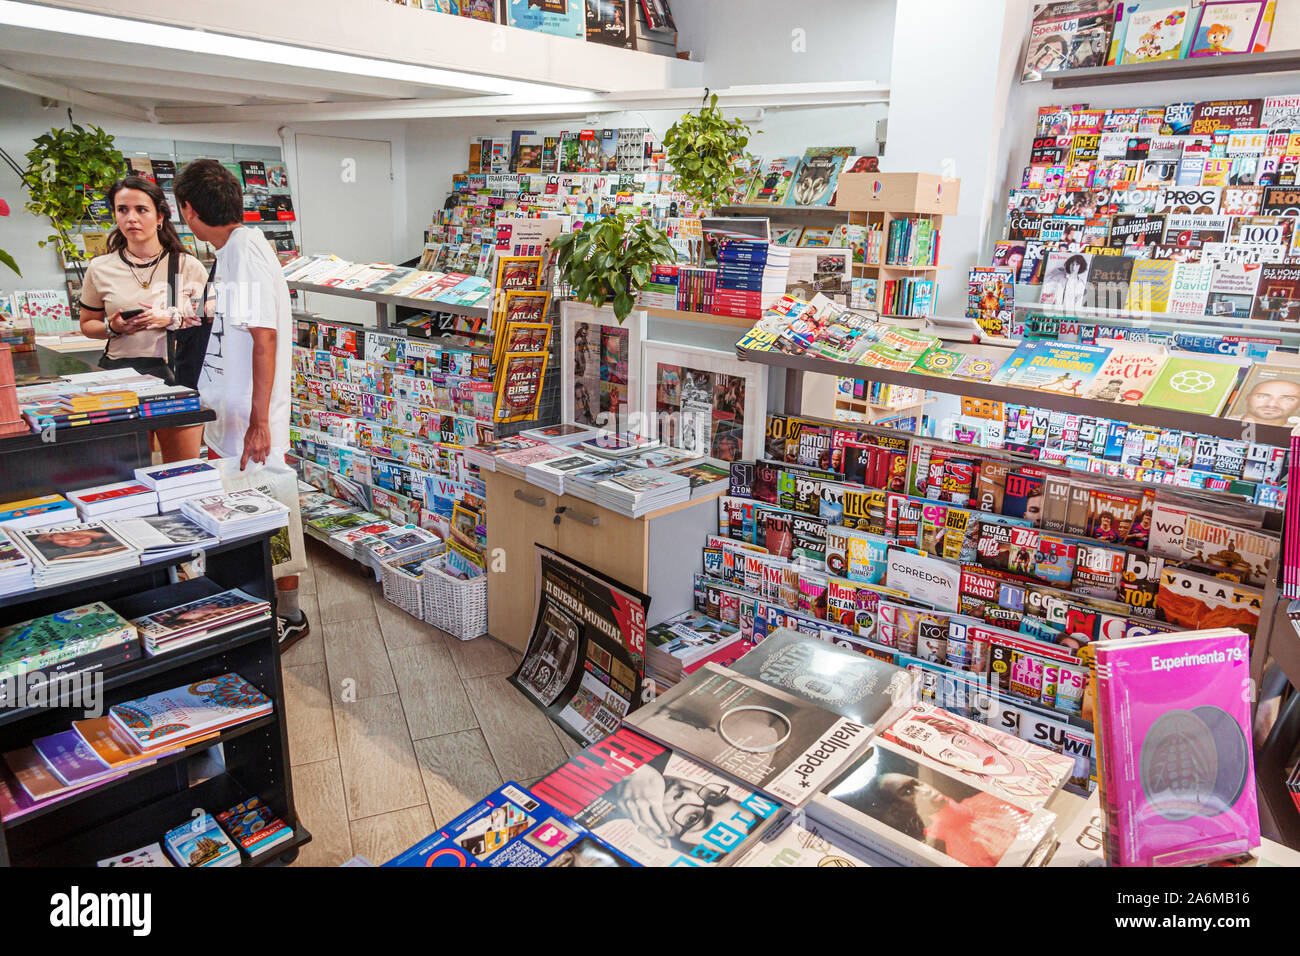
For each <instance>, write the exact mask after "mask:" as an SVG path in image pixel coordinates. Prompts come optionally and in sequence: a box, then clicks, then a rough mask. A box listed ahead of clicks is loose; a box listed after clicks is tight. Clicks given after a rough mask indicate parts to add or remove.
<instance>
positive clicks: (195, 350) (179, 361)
mask: <svg viewBox="0 0 1300 956" xmlns="http://www.w3.org/2000/svg"><path fill="white" fill-rule="evenodd" d="M216 274H217V264H216V263H215V262H213V263H212V269H211V270H210V271H209V272H208V282H207V285H205V286H204V288H203V297H202V299H201V300H200V302H199V312H200V316H201V318H202V319H203V321H202V322H200V323H199V324H198V325H195V326H192V327H190V328H188V329H177V330H176V331H175V332H168V333H167V355H168V364H169V365H171V367H172V371H173V373H174V374H175V376H176V384H177V385H184V386H185V387H186V388H198V387H199V373H201V372H202V371H203V358H204V356H205V355H207V353H208V336H209V335H211V334H212V319H211V317H209V316H208V315H207V314H206V313H207V301H208V289H209V288H210V287H211V285H212V281H213V279H214V278H215V277H216Z"/></svg>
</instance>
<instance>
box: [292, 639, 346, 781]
mask: <svg viewBox="0 0 1300 956" xmlns="http://www.w3.org/2000/svg"><path fill="white" fill-rule="evenodd" d="M284 710H285V722H286V723H287V725H288V733H289V762H290V764H291V765H292V766H297V765H298V764H302V763H316V762H317V761H318V760H328V759H332V758H336V757H338V755H339V750H338V743H337V742H336V741H335V739H334V710H333V708H332V707H331V706H330V688H329V674H328V673H327V672H326V670H325V665H324V664H302V665H300V666H297V667H285V668H284Z"/></svg>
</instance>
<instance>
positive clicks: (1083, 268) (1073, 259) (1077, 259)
mask: <svg viewBox="0 0 1300 956" xmlns="http://www.w3.org/2000/svg"><path fill="white" fill-rule="evenodd" d="M203 221H204V222H207V220H206V219H205V220H203ZM1075 263H1078V265H1079V271H1080V272H1087V271H1088V260H1087V259H1085V258H1084V257H1083V256H1081V255H1079V254H1078V253H1075V254H1074V255H1072V256H1070V258H1068V259H1066V260H1065V264H1064V265H1063V266H1061V269H1062V271H1064V272H1069V271H1070V266H1072V265H1074V264H1075Z"/></svg>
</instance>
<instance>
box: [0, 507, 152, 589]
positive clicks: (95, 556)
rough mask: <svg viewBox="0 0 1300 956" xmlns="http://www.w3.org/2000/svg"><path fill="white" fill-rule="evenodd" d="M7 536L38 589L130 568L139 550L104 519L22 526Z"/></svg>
mask: <svg viewBox="0 0 1300 956" xmlns="http://www.w3.org/2000/svg"><path fill="white" fill-rule="evenodd" d="M9 538H10V540H12V541H13V543H14V544H16V545H17V546H18V547H19V548H21V549H22V550H23V551H24V552H26V554H27V557H28V558H29V559H30V560H31V564H32V581H33V583H34V584H35V585H36V587H38V588H43V587H50V586H52V585H55V584H65V583H67V582H68V581H76V580H79V579H81V578H88V577H98V576H100V575H106V574H111V573H112V572H114V571H120V570H121V569H122V568H129V567H134V566H136V565H138V564H139V563H140V552H139V551H138V550H136V549H135V548H134V547H132V546H131V545H130V544H128V543H127V542H126V541H125V540H123V538H122V537H121V536H120V535H118V534H117V532H116V531H114V530H113V528H112V527H111V526H110V525H108V524H107V523H105V522H102V521H93V522H90V523H88V524H77V525H59V526H56V527H44V528H24V529H22V530H20V531H13V530H10V531H9Z"/></svg>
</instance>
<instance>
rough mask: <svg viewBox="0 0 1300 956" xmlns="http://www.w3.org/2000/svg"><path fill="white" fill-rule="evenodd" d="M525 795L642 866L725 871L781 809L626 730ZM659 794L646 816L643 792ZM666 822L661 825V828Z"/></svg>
mask: <svg viewBox="0 0 1300 956" xmlns="http://www.w3.org/2000/svg"><path fill="white" fill-rule="evenodd" d="M529 789H530V791H531V792H532V793H533V794H535V795H536V796H537V797H538V798H539V799H541V800H545V801H546V802H547V803H549V804H550V805H551V806H553V807H555V808H556V809H557V810H558V811H559V812H561V813H563V814H565V815H566V816H567V817H569V818H570V819H572V820H574V821H575V822H576V823H578V824H581V825H582V826H585V827H587V828H588V829H589V830H591V831H592V832H593V833H595V834H596V835H597V836H598V837H600V838H601V839H602V840H604V841H605V842H606V843H609V844H610V845H611V846H614V847H616V848H617V849H618V850H620V851H621V852H623V853H625V854H627V855H628V856H630V857H631V858H632V859H634V860H636V861H637V862H638V863H640V864H642V865H643V866H727V865H730V864H733V863H734V862H735V861H736V859H737V858H739V857H740V856H741V855H742V854H743V853H744V852H745V851H746V850H747V849H749V848H750V847H752V846H753V845H754V844H755V843H757V842H758V840H759V838H760V837H761V835H762V833H763V832H764V830H765V829H766V828H767V826H768V825H769V823H770V822H771V821H772V820H773V819H775V817H776V814H777V813H778V811H779V810H780V805H779V804H777V803H774V802H772V801H771V800H768V799H767V798H765V797H764V796H762V795H761V794H759V793H757V792H756V791H755V790H754V788H752V787H747V786H744V785H742V784H739V783H736V782H735V781H733V780H730V779H728V778H726V777H723V776H720V775H719V774H717V773H715V772H713V771H712V770H710V769H708V768H707V767H704V766H702V765H701V764H700V763H698V762H696V761H695V760H692V759H690V758H688V757H686V756H685V755H683V754H679V753H674V752H673V751H672V750H669V749H668V748H666V747H663V746H661V745H660V744H658V743H655V742H654V741H652V740H648V739H646V738H645V737H643V736H641V735H640V734H638V733H636V732H634V731H633V730H631V729H630V728H628V727H623V728H622V729H620V730H617V731H615V732H614V733H613V734H610V735H609V736H608V737H605V738H604V739H603V740H600V741H597V742H596V743H594V744H592V745H591V746H590V747H588V748H587V749H586V750H584V751H582V752H581V753H578V754H575V755H574V756H572V757H570V758H569V759H568V760H567V761H565V763H563V764H561V765H560V766H559V767H557V768H556V769H555V770H553V771H551V772H550V773H549V774H547V775H546V776H545V777H543V778H542V779H541V780H539V781H538V782H537V783H535V784H533V785H532V786H531V787H530V788H529ZM647 789H649V791H650V792H653V793H658V794H662V797H661V798H660V800H659V803H660V807H661V809H662V812H663V822H660V816H659V815H658V814H653V813H652V814H651V815H650V817H649V820H648V822H647V818H646V816H645V814H644V813H643V812H641V809H640V807H641V806H642V805H643V804H644V801H643V798H642V794H643V793H644V792H646V791H647ZM665 824H666V825H665Z"/></svg>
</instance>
